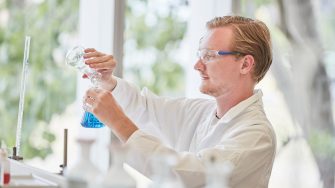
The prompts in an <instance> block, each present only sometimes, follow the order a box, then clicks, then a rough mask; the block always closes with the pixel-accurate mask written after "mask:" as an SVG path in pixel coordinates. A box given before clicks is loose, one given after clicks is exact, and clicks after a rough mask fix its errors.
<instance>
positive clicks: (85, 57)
mask: <svg viewBox="0 0 335 188" xmlns="http://www.w3.org/2000/svg"><path fill="white" fill-rule="evenodd" d="M104 55H105V54H104V53H101V52H98V51H94V52H89V53H85V54H84V59H88V58H92V57H101V56H104Z"/></svg>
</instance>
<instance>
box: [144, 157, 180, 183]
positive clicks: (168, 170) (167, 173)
mask: <svg viewBox="0 0 335 188" xmlns="http://www.w3.org/2000/svg"><path fill="white" fill-rule="evenodd" d="M152 161H153V164H152V165H153V174H154V176H153V178H152V180H153V182H152V184H151V185H150V186H149V187H150V188H171V187H173V188H183V187H184V186H183V184H182V183H181V181H180V180H179V179H177V177H176V176H175V175H174V174H173V172H172V169H173V166H175V165H176V164H177V162H178V161H177V157H176V156H174V155H171V154H169V153H159V154H156V155H154V156H152Z"/></svg>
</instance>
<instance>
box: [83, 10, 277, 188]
mask: <svg viewBox="0 0 335 188" xmlns="http://www.w3.org/2000/svg"><path fill="white" fill-rule="evenodd" d="M207 29H208V31H207V33H206V35H205V36H204V37H203V38H202V39H201V40H200V46H199V51H198V57H199V59H198V61H197V62H196V63H195V65H194V69H195V70H197V71H198V72H199V73H200V77H201V78H202V83H201V86H200V91H201V92H202V93H205V94H208V95H210V96H212V97H213V98H214V100H208V99H185V98H179V99H170V98H164V97H158V96H156V95H154V94H152V93H150V92H149V91H148V90H146V89H144V90H142V91H139V90H138V89H137V88H136V87H134V86H133V85H131V84H129V83H127V82H126V81H124V80H122V79H119V78H116V77H113V76H112V75H111V71H112V70H113V69H114V67H115V66H116V62H115V61H114V59H113V57H112V56H111V55H106V54H103V53H101V52H98V51H96V50H94V49H86V54H85V58H86V63H87V64H88V65H89V66H90V67H91V68H94V69H97V70H98V71H100V72H101V73H102V74H103V77H104V79H103V83H102V85H103V86H102V87H103V89H89V90H88V91H87V93H86V96H85V101H84V102H85V103H87V104H89V105H90V106H91V108H90V109H89V111H90V112H92V113H93V114H95V115H96V117H98V119H99V120H100V121H102V122H103V123H104V124H105V125H107V126H108V127H110V128H111V129H112V131H113V132H114V134H115V135H116V136H117V137H118V138H119V139H120V140H122V141H123V142H124V143H125V144H126V145H129V146H131V148H132V149H133V150H134V151H133V152H134V155H135V156H134V157H135V158H136V159H137V161H130V164H131V165H132V166H134V167H135V168H136V169H137V170H139V171H140V172H142V173H144V174H146V175H148V176H149V177H150V176H151V175H152V174H151V173H152V172H151V171H150V169H151V168H152V166H151V165H152V163H153V161H151V157H150V156H151V155H155V154H157V153H169V154H171V155H175V156H177V157H178V163H177V165H175V166H174V167H172V168H171V169H170V170H171V171H172V172H173V174H174V175H175V176H176V177H178V178H179V179H180V180H181V181H182V182H183V183H184V185H185V187H203V186H204V185H205V184H206V179H205V159H206V158H208V156H213V155H214V156H216V159H217V160H218V161H220V162H224V161H229V162H231V163H232V164H233V166H234V168H233V171H232V173H231V176H230V181H229V185H230V186H231V187H233V188H245V187H253V188H258V187H267V186H268V181H269V178H270V174H271V169H272V165H273V160H274V157H275V150H276V139H275V134H274V132H273V129H272V126H271V124H270V122H269V121H268V119H267V117H266V115H265V113H264V110H263V104H262V99H261V97H262V92H261V91H260V90H254V87H255V85H256V84H257V83H258V82H259V81H260V80H261V79H262V78H263V77H264V75H265V73H266V72H267V71H268V69H269V67H270V65H271V63H272V52H271V42H270V34H269V30H268V28H267V27H266V25H265V24H264V23H262V22H260V21H256V20H252V19H249V18H244V17H239V16H224V17H217V18H214V19H213V20H211V21H209V22H208V23H207ZM151 127H154V128H155V129H156V130H158V131H159V133H160V135H161V136H160V137H157V136H153V135H152V134H149V133H148V131H143V130H142V129H146V130H149V132H150V128H151Z"/></svg>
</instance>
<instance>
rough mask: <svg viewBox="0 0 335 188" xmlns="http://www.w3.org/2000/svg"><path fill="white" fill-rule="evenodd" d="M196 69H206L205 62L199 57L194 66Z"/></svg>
mask: <svg viewBox="0 0 335 188" xmlns="http://www.w3.org/2000/svg"><path fill="white" fill-rule="evenodd" d="M193 68H194V70H197V71H203V70H204V69H205V65H204V63H203V62H202V61H201V59H200V58H199V59H198V60H197V61H196V63H195V64H194V66H193Z"/></svg>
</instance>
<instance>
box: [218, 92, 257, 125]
mask: <svg viewBox="0 0 335 188" xmlns="http://www.w3.org/2000/svg"><path fill="white" fill-rule="evenodd" d="M262 96H263V93H262V91H261V90H259V89H257V90H254V94H253V95H252V96H251V97H249V98H247V99H245V100H243V101H241V102H240V103H238V104H237V105H235V106H234V107H232V108H231V109H230V110H228V111H227V113H226V114H225V115H224V116H223V117H222V118H221V119H220V120H219V122H220V123H228V122H230V121H231V120H232V119H233V118H235V117H236V116H237V115H238V114H240V113H241V112H242V111H243V110H245V109H246V108H247V107H248V106H250V105H251V104H253V103H255V102H257V101H259V100H260V99H261V98H262Z"/></svg>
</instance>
